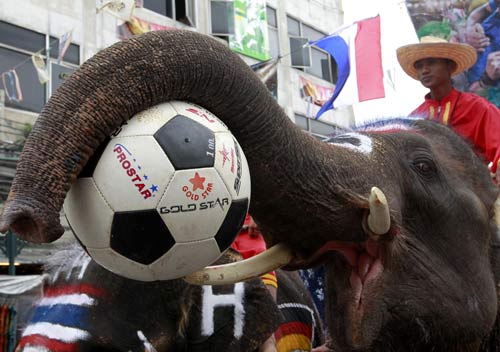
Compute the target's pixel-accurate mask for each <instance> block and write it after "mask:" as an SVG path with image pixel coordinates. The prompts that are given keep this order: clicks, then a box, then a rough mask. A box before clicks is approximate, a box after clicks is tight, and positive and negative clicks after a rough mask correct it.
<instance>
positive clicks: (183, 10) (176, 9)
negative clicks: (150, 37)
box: [142, 0, 196, 27]
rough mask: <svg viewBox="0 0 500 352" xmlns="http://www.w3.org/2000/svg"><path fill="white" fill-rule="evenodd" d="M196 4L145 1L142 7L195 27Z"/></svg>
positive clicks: (191, 1) (184, 0)
mask: <svg viewBox="0 0 500 352" xmlns="http://www.w3.org/2000/svg"><path fill="white" fill-rule="evenodd" d="M195 2H196V1H195V0H143V2H142V7H144V8H146V9H148V10H151V11H153V12H156V13H158V14H160V15H163V16H166V17H170V18H172V19H174V20H176V21H179V22H182V23H184V24H186V25H188V26H191V27H195V26H196V18H195V5H194V4H195Z"/></svg>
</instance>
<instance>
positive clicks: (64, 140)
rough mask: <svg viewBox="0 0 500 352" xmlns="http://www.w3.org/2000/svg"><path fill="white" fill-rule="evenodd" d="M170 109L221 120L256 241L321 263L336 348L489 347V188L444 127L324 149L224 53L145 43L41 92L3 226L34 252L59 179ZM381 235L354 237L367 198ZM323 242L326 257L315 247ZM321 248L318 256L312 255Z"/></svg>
mask: <svg viewBox="0 0 500 352" xmlns="http://www.w3.org/2000/svg"><path fill="white" fill-rule="evenodd" d="M172 99H176V100H185V101H190V102H194V103H197V104H199V105H201V106H203V107H205V108H206V109H208V110H210V111H212V112H213V113H214V114H215V115H217V116H218V117H220V118H221V119H222V120H223V121H224V122H225V123H226V124H227V125H228V127H229V129H230V130H231V131H232V133H233V134H234V135H235V137H236V138H237V140H238V141H239V142H240V144H241V146H242V148H243V150H244V152H245V155H246V157H247V159H248V163H249V166H250V172H251V177H252V187H253V188H252V204H251V212H252V214H253V215H254V217H255V219H256V221H257V222H258V223H259V225H260V226H261V228H262V230H263V232H264V233H265V235H266V236H267V237H268V240H269V241H270V242H285V243H287V244H289V245H290V246H292V248H293V249H294V251H295V253H296V256H297V260H295V262H294V263H292V264H291V265H290V266H289V268H295V267H299V266H308V265H310V264H311V263H312V262H313V261H314V262H318V261H321V260H322V261H324V262H325V263H326V265H327V272H328V275H327V276H328V277H327V286H328V290H327V304H328V309H329V311H328V313H327V315H328V318H329V322H328V326H329V329H330V334H331V337H332V340H333V347H334V348H335V350H338V351H479V350H482V351H496V350H498V349H499V348H498V340H497V327H496V325H495V321H496V317H497V306H498V297H497V283H498V275H497V273H498V270H497V268H496V266H497V258H498V253H497V245H498V230H497V228H496V225H495V224H494V222H493V204H494V200H495V199H496V198H497V196H498V189H497V188H496V187H495V186H494V185H493V183H492V182H491V179H490V175H489V172H488V170H487V168H486V167H485V166H484V164H483V162H482V161H481V160H479V159H478V158H477V157H476V156H475V154H474V153H473V151H472V150H471V148H470V147H469V146H468V145H467V143H465V142H464V141H463V140H461V139H460V138H459V137H457V136H456V135H455V134H454V133H453V132H452V131H451V130H449V129H448V128H447V127H445V126H440V125H436V124H433V123H432V122H427V121H418V122H415V121H410V122H409V123H407V124H406V128H408V129H407V130H406V129H405V128H400V129H396V130H394V129H393V130H392V131H390V133H389V132H387V133H373V132H371V133H366V134H365V136H366V137H361V136H360V135H354V136H352V135H351V136H350V137H349V136H344V137H343V138H338V139H336V140H334V141H333V142H334V143H333V144H326V143H321V142H319V141H316V140H315V139H313V138H311V137H310V136H308V135H306V134H304V133H303V132H302V131H300V130H299V129H298V128H297V127H296V126H294V125H293V123H292V122H291V121H290V120H289V119H288V117H287V116H286V115H285V114H284V112H283V111H282V109H281V108H280V107H279V106H278V105H277V103H276V102H275V101H274V100H273V99H272V97H271V96H270V94H269V93H268V92H267V90H266V88H265V86H264V85H263V84H262V83H261V82H260V81H259V80H258V78H257V77H255V75H254V74H253V73H252V72H251V70H250V69H249V68H248V67H247V66H246V65H245V64H244V63H243V62H242V60H240V59H239V58H238V57H237V56H236V55H235V54H233V53H232V52H231V51H230V50H228V49H227V48H226V47H225V46H224V45H222V44H220V43H218V42H216V41H214V40H213V39H210V38H208V37H206V36H203V35H200V34H197V33H192V32H185V31H165V32H151V33H147V34H145V35H142V36H138V37H135V38H132V39H131V40H128V41H123V42H120V43H117V44H116V45H114V46H112V47H110V48H108V49H106V50H103V51H101V52H100V53H98V54H97V55H96V56H95V57H93V58H92V59H90V60H88V61H87V62H86V63H85V64H84V65H82V67H81V68H80V69H79V70H78V71H77V72H75V74H74V75H72V77H71V78H70V79H69V80H68V81H67V82H66V83H65V84H64V85H63V86H62V87H61V88H60V89H59V90H58V91H57V92H56V94H54V95H53V96H52V98H51V100H50V101H49V103H48V104H47V106H46V107H45V108H44V110H43V112H42V114H41V116H40V118H39V120H38V121H37V124H36V125H35V126H34V129H33V132H32V134H31V136H30V138H29V139H28V141H27V143H26V146H25V150H24V152H23V155H22V157H21V161H20V162H19V166H18V170H17V175H16V178H15V180H14V184H13V187H12V190H11V194H10V196H9V199H8V203H7V204H6V206H5V209H4V212H3V214H2V224H1V225H2V226H1V229H2V230H6V229H8V228H10V229H12V230H13V231H15V232H16V233H17V234H18V235H19V236H20V237H21V238H24V239H27V240H31V241H35V242H45V241H52V240H54V239H56V238H58V236H60V234H61V233H62V232H61V228H60V225H59V224H58V213H59V210H60V209H61V206H62V202H63V200H64V197H65V195H66V192H67V191H68V189H69V187H70V185H71V183H72V182H73V181H74V180H75V178H76V175H78V173H79V171H80V170H81V168H82V167H83V165H84V164H85V163H86V161H87V160H88V158H89V156H90V155H91V154H92V152H93V150H95V149H96V148H97V146H98V145H99V143H101V142H102V141H103V140H104V138H105V136H106V135H109V134H110V133H111V132H112V131H113V129H114V128H116V127H118V126H119V125H120V124H121V123H122V122H123V121H125V120H127V119H129V118H130V117H132V116H133V115H134V114H135V113H137V112H139V111H142V110H144V109H146V108H148V107H150V106H153V105H155V104H158V103H160V102H163V101H169V100H172ZM373 186H377V187H379V188H380V189H381V190H382V191H383V192H384V193H385V195H386V197H387V199H388V201H389V205H390V210H391V229H390V230H389V231H388V233H386V234H384V235H382V236H380V237H379V238H378V239H376V240H375V239H374V238H375V237H374V236H371V235H373V234H371V233H370V231H368V230H365V229H366V228H367V227H366V220H365V219H366V216H367V208H368V201H367V199H368V195H369V192H370V189H371V187H373ZM325 244H327V247H323V246H324V245H325ZM321 247H323V249H325V248H328V249H329V250H328V251H326V250H323V251H322V253H323V254H324V255H322V256H319V255H315V253H316V254H317V253H319V252H317V251H318V250H319V249H320V248H321Z"/></svg>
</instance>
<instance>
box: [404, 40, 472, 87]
mask: <svg viewBox="0 0 500 352" xmlns="http://www.w3.org/2000/svg"><path fill="white" fill-rule="evenodd" d="M397 56H398V61H399V64H400V65H401V67H402V68H403V70H404V71H405V72H406V73H407V74H408V75H409V76H410V77H412V78H414V79H416V80H418V76H417V70H416V69H415V66H414V65H415V62H417V61H418V60H422V59H427V58H440V59H449V60H452V61H454V62H455V63H456V64H457V68H456V69H455V71H453V72H452V73H451V74H452V76H453V75H457V74H459V73H461V72H463V71H465V70H467V69H468V68H469V67H471V66H472V65H474V63H475V62H476V58H477V54H476V50H475V49H474V48H473V47H472V46H470V45H468V44H458V43H448V42H447V41H446V40H444V39H442V38H438V37H432V36H427V37H422V38H421V39H420V43H418V44H410V45H405V46H402V47H400V48H398V49H397Z"/></svg>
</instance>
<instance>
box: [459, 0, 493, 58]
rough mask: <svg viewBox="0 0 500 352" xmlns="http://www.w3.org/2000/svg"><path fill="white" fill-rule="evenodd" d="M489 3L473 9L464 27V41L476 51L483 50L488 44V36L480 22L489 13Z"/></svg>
mask: <svg viewBox="0 0 500 352" xmlns="http://www.w3.org/2000/svg"><path fill="white" fill-rule="evenodd" d="M491 12H492V10H491V8H490V6H489V3H486V4H484V5H481V6H479V7H478V8H476V9H474V11H472V12H471V13H470V15H469V17H468V18H467V24H466V27H465V41H466V42H467V44H469V45H472V46H473V47H474V49H476V50H477V51H478V52H483V51H484V48H486V47H487V46H488V45H490V38H488V37H487V36H486V34H485V33H484V29H483V26H481V22H482V21H483V20H484V19H485V18H486V17H488V16H489V15H490V14H491Z"/></svg>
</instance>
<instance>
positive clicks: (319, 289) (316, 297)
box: [299, 266, 326, 324]
mask: <svg viewBox="0 0 500 352" xmlns="http://www.w3.org/2000/svg"><path fill="white" fill-rule="evenodd" d="M299 274H300V277H301V278H302V281H304V285H305V286H306V287H307V289H308V290H309V292H310V293H311V296H312V298H313V301H314V304H315V305H316V308H317V309H318V312H319V315H320V317H321V320H322V321H323V324H326V322H325V267H324V266H319V267H316V268H312V269H306V270H299Z"/></svg>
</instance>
